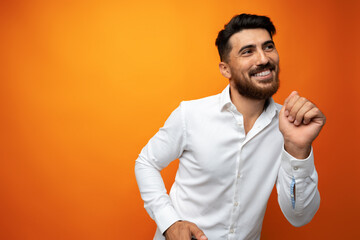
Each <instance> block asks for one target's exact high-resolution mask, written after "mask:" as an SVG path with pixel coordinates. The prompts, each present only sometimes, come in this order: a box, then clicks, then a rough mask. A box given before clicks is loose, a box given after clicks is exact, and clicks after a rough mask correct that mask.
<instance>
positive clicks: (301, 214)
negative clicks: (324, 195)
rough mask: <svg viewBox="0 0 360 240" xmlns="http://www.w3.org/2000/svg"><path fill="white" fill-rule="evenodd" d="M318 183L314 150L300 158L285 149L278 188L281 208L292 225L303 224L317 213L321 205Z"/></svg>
mask: <svg viewBox="0 0 360 240" xmlns="http://www.w3.org/2000/svg"><path fill="white" fill-rule="evenodd" d="M317 184H318V176H317V172H316V169H315V165H314V156H313V151H312V150H311V153H310V155H309V157H308V158H306V159H304V160H300V159H296V158H294V157H292V156H291V155H290V154H289V153H287V152H286V151H285V150H284V149H283V151H282V155H281V166H280V170H279V174H278V179H277V183H276V188H277V192H278V202H279V205H280V208H281V210H282V212H283V214H284V215H285V217H286V219H287V220H288V221H289V222H290V223H291V224H292V225H294V226H296V227H300V226H303V225H305V224H307V223H309V222H310V221H311V219H312V218H313V216H314V215H315V213H316V211H317V210H318V208H319V205H320V194H319V191H318V188H317Z"/></svg>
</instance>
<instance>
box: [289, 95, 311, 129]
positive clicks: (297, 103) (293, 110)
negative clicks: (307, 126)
mask: <svg viewBox="0 0 360 240" xmlns="http://www.w3.org/2000/svg"><path fill="white" fill-rule="evenodd" d="M306 102H308V100H307V99H306V98H303V97H300V96H299V97H298V98H297V99H296V101H294V102H292V104H293V106H292V108H291V110H289V111H290V113H289V116H288V119H289V121H290V122H294V121H295V119H296V115H297V114H298V112H299V110H300V109H301V108H302V107H303V106H304V104H305V103H306ZM300 123H301V121H300Z"/></svg>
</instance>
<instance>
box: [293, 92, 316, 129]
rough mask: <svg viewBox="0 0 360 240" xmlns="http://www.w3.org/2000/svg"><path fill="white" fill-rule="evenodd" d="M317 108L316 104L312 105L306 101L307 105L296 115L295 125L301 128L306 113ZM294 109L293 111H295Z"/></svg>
mask: <svg viewBox="0 0 360 240" xmlns="http://www.w3.org/2000/svg"><path fill="white" fill-rule="evenodd" d="M299 100H300V99H299ZM314 107H315V106H314V104H312V103H311V102H310V101H308V100H306V101H305V103H304V104H303V105H302V106H301V107H300V108H299V110H298V111H297V113H296V115H295V121H294V124H295V125H296V126H299V125H300V124H301V123H304V124H305V122H306V121H305V122H303V120H304V115H305V113H307V112H308V111H310V110H311V109H313V108H314ZM294 108H296V105H295V106H294ZM294 108H293V109H294Z"/></svg>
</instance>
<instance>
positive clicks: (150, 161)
mask: <svg viewBox="0 0 360 240" xmlns="http://www.w3.org/2000/svg"><path fill="white" fill-rule="evenodd" d="M184 130H185V125H184V121H183V115H182V111H181V106H180V107H178V108H177V109H176V110H175V111H174V112H173V113H172V114H171V115H170V117H169V118H168V120H167V121H166V122H165V125H164V126H163V127H162V128H160V130H159V131H158V132H157V133H156V134H155V136H154V137H152V138H151V139H150V141H149V142H148V144H147V145H146V146H145V147H144V148H143V149H142V151H141V153H140V155H139V157H138V159H137V160H136V163H135V175H136V180H137V183H138V185H139V189H140V194H141V197H142V199H143V200H144V207H145V209H146V211H147V212H148V214H149V215H150V217H151V218H152V219H154V220H155V222H156V224H157V226H158V228H159V229H160V231H161V232H162V233H163V232H164V231H165V230H166V229H167V228H168V227H169V226H171V225H172V224H173V223H174V222H176V221H178V220H180V217H179V215H178V213H177V212H176V211H175V209H174V207H173V205H172V202H171V200H170V198H169V195H168V194H167V192H166V188H165V185H164V182H163V179H162V177H161V174H160V171H161V169H163V168H165V167H166V166H167V165H168V164H169V163H170V162H171V161H173V160H175V159H177V158H179V157H180V156H181V154H182V152H183V150H184V146H185V136H184Z"/></svg>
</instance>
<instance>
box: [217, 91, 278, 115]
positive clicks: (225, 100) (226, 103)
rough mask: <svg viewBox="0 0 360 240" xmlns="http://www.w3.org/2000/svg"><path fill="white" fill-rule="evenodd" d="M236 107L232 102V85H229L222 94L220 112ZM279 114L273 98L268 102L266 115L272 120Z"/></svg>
mask: <svg viewBox="0 0 360 240" xmlns="http://www.w3.org/2000/svg"><path fill="white" fill-rule="evenodd" d="M232 106H233V107H235V106H234V104H233V103H232V102H231V98H230V85H227V86H226V88H225V89H224V90H223V91H222V92H221V94H220V111H223V110H227V109H229V108H231V107H232ZM278 112H279V109H278V108H277V107H276V103H275V101H274V99H273V98H272V97H271V98H269V100H268V105H267V107H266V108H265V110H264V113H265V114H266V115H267V116H269V117H270V118H272V117H274V116H275V114H276V113H278Z"/></svg>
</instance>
